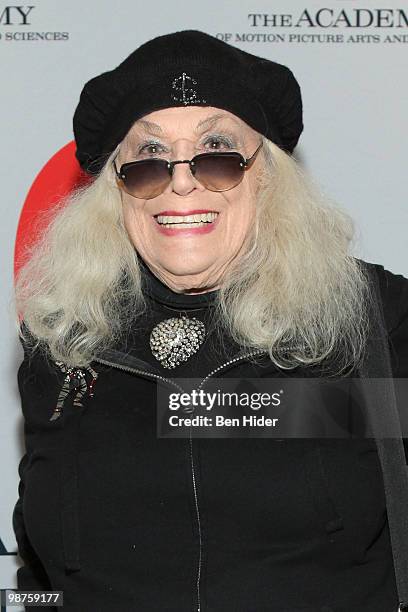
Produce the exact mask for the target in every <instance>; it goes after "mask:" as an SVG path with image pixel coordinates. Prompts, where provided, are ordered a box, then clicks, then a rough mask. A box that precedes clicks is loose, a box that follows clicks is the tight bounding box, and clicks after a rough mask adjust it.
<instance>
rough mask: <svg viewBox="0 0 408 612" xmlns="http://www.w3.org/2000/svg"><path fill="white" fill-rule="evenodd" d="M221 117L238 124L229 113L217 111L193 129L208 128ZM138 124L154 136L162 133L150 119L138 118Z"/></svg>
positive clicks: (158, 126)
mask: <svg viewBox="0 0 408 612" xmlns="http://www.w3.org/2000/svg"><path fill="white" fill-rule="evenodd" d="M221 119H229V120H230V121H233V122H234V123H237V125H238V122H237V121H235V119H234V118H233V117H230V116H229V115H226V114H225V113H218V114H217V115H211V117H207V118H206V119H202V120H201V121H200V122H199V123H198V124H197V126H196V128H195V130H194V131H195V132H199V131H200V130H201V129H202V128H206V129H210V128H211V127H213V126H214V125H215V124H216V123H218V121H220V120H221ZM138 124H139V125H140V127H142V128H144V129H145V130H146V131H147V132H150V133H151V134H154V135H155V136H162V135H163V130H162V129H161V127H160V125H157V123H153V122H152V121H146V120H145V119H139V121H138Z"/></svg>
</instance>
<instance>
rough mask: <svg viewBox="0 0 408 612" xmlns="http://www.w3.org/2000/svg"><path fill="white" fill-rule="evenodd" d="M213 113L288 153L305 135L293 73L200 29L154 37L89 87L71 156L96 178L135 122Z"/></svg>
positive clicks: (78, 117)
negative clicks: (160, 115) (165, 113)
mask: <svg viewBox="0 0 408 612" xmlns="http://www.w3.org/2000/svg"><path fill="white" fill-rule="evenodd" d="M191 105H199V106H215V107H218V108H223V109H225V110H228V111H230V112H231V113H233V114H235V115H237V116H238V117H240V118H241V119H242V120H243V121H245V122H246V123H247V124H248V125H249V126H251V127H252V128H253V129H254V130H256V131H257V132H259V133H260V134H263V135H264V136H266V137H267V138H269V139H270V140H272V141H273V142H275V143H276V144H278V145H279V146H280V147H281V148H282V149H284V150H286V151H288V152H289V153H292V151H293V149H294V148H295V146H296V144H297V142H298V140H299V136H300V134H301V133H302V130H303V123H302V98H301V93H300V87H299V84H298V82H297V81H296V79H295V77H294V75H293V74H292V72H291V70H289V68H287V67H286V66H283V65H282V64H278V63H276V62H273V61H271V60H268V59H265V58H262V57H257V56H256V55H252V54H251V53H247V52H246V51H242V50H241V49H238V48H236V47H233V46H232V45H229V44H227V43H225V42H224V41H222V40H220V39H218V38H215V37H214V36H210V35H209V34H206V33H204V32H200V31H198V30H183V31H180V32H174V33H172V34H165V35H163V36H158V37H157V38H154V39H152V40H149V41H147V42H146V43H144V44H142V45H141V46H140V47H138V49H136V51H133V53H131V54H130V55H129V56H128V57H127V58H126V59H125V60H124V61H123V62H122V63H121V64H119V66H117V67H116V68H114V69H113V70H110V71H108V72H104V73H102V74H100V75H99V76H97V77H94V78H92V79H91V80H90V81H88V82H87V83H86V84H85V86H84V88H83V89H82V92H81V95H80V99H79V103H78V106H77V108H76V110H75V114H74V118H73V129H74V136H75V141H76V147H77V148H76V157H77V159H78V161H79V163H80V165H81V167H82V168H83V169H84V170H85V171H86V172H88V173H89V174H97V173H98V172H99V171H100V170H101V169H102V167H103V165H104V164H105V162H106V160H107V158H108V156H109V155H110V154H111V153H112V151H113V150H114V149H115V147H116V146H117V145H118V144H119V143H120V142H121V141H122V140H123V138H124V137H125V136H126V134H127V133H128V131H129V130H130V128H131V127H132V125H133V123H134V122H135V121H136V120H137V119H139V118H140V117H143V115H146V114H148V113H150V112H153V111H155V110H159V109H162V108H168V107H172V106H191Z"/></svg>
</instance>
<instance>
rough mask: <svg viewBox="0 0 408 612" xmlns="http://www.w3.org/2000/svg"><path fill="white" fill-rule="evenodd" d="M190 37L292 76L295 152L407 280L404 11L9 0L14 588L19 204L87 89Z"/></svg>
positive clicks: (1, 526)
mask: <svg viewBox="0 0 408 612" xmlns="http://www.w3.org/2000/svg"><path fill="white" fill-rule="evenodd" d="M30 7H32V8H30ZM183 29H199V30H202V31H205V32H207V33H209V34H212V35H213V36H219V37H221V38H223V39H224V40H226V41H227V42H230V43H231V44H233V45H235V46H237V47H240V48H241V49H243V50H245V51H248V52H250V53H253V54H256V55H260V56H263V57H266V58H269V59H272V60H275V61H277V62H280V63H283V64H286V65H288V66H289V67H290V68H291V69H292V70H293V72H294V74H295V76H296V77H297V79H298V81H299V82H300V85H301V88H302V93H303V102H304V123H305V130H304V133H303V135H302V137H301V140H300V144H299V146H298V147H297V149H296V151H295V155H296V157H297V158H298V159H300V160H301V161H302V163H303V164H304V166H305V168H306V169H307V170H308V171H309V172H310V173H311V174H312V175H313V176H314V177H315V179H316V180H317V182H319V183H320V185H321V186H322V188H323V189H324V191H325V192H326V193H327V194H329V195H330V196H331V197H332V198H333V199H334V200H335V201H337V202H338V203H339V204H340V205H341V206H343V207H344V208H346V209H347V210H348V211H349V212H350V213H351V214H352V216H353V217H354V219H355V221H356V225H357V228H358V235H359V242H358V244H357V250H356V251H355V253H356V255H357V256H360V257H363V259H366V260H368V261H373V262H377V263H382V264H383V265H384V266H385V267H386V268H387V269H389V270H391V271H392V272H395V273H400V274H404V275H405V276H408V243H407V238H406V231H407V221H408V213H407V207H406V187H405V182H406V172H407V169H406V151H405V149H406V141H407V131H408V124H407V107H408V106H407V105H408V84H407V45H408V5H407V4H406V3H404V2H402V1H401V2H394V1H390V0H388V1H387V2H384V3H383V2H380V1H378V0H370V2H362V1H361V0H353V1H350V0H322V2H319V1H316V0H305V1H304V2H303V1H301V0H295V1H292V2H287V1H284V0H275V1H274V2H269V1H266V0H257V1H256V2H255V0H241V1H240V2H235V1H234V0H230V1H228V0H206V1H205V2H191V0H189V1H187V0H173V1H172V2H168V1H167V0H156V1H155V2H152V3H148V2H142V1H141V0H121V2H110V1H108V0H88V1H87V2H85V3H84V2H81V1H80V0H60V1H59V2H56V0H36V1H35V5H32V4H30V5H19V6H18V7H16V6H14V5H13V6H11V5H8V4H6V3H5V2H1V3H0V35H1V38H0V58H1V60H0V61H1V77H2V79H1V82H2V95H1V98H0V108H1V117H2V128H1V135H2V147H1V156H2V157H1V160H0V161H1V168H2V219H1V224H0V232H1V240H0V248H1V251H2V253H1V257H2V262H3V275H2V278H1V283H2V288H1V292H0V296H1V298H0V308H1V314H0V326H1V337H2V339H3V340H2V351H1V354H0V360H1V368H0V384H1V390H2V403H1V412H0V454H1V456H0V460H1V463H0V465H1V476H2V478H1V483H2V486H1V501H0V588H10V587H11V588H12V587H14V586H15V571H16V568H17V566H18V564H19V559H18V557H16V555H15V551H16V543H15V539H14V534H13V532H12V526H11V514H12V510H13V507H14V504H15V502H16V500H17V485H18V477H17V465H18V461H19V459H20V457H21V455H22V454H23V452H24V449H23V446H22V440H21V431H22V422H21V412H20V404H19V397H18V394H17V385H16V373H17V368H18V365H19V362H20V361H21V358H22V350H21V348H20V345H19V342H18V340H17V337H16V333H15V331H14V328H13V325H12V324H11V313H10V304H9V300H10V296H11V292H12V285H13V252H14V246H15V235H16V229H17V226H18V221H19V217H20V214H21V211H22V207H23V204H24V201H25V198H26V196H27V193H28V191H29V189H30V186H31V185H32V183H33V180H34V179H35V177H36V175H37V174H38V172H39V171H40V170H41V169H42V168H43V166H44V164H46V162H47V161H48V160H49V159H50V158H51V157H52V156H53V155H54V154H55V153H56V152H57V151H58V150H59V149H61V148H62V147H63V146H64V145H66V144H67V143H69V142H70V141H71V140H72V138H73V135H72V115H73V111H74V109H75V106H76V104H77V102H78V98H79V94H80V91H81V88H82V86H83V84H84V83H85V81H87V80H88V79H90V78H91V77H93V76H96V75H97V74H99V73H101V72H104V71H105V70H109V69H111V68H113V67H115V66H116V65H117V64H118V63H120V62H121V61H122V60H123V59H124V58H125V57H126V56H127V55H128V54H129V53H131V52H132V51H133V50H134V49H135V48H136V47H138V46H139V45H140V44H142V43H143V42H145V41H146V40H148V39H150V38H153V37H155V36H158V35H161V34H166V33H169V32H173V31H176V30H183ZM13 610H16V608H13ZM3 611H4V609H3V610H2V612H3Z"/></svg>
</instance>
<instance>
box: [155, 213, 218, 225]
mask: <svg viewBox="0 0 408 612" xmlns="http://www.w3.org/2000/svg"><path fill="white" fill-rule="evenodd" d="M217 217H218V213H216V212H209V213H200V214H198V215H186V216H180V215H177V216H166V215H158V216H157V217H156V221H157V222H158V223H160V225H168V224H173V223H174V224H176V225H180V224H190V225H191V224H193V225H194V224H195V223H200V224H202V223H212V222H213V221H215V219H216V218H217Z"/></svg>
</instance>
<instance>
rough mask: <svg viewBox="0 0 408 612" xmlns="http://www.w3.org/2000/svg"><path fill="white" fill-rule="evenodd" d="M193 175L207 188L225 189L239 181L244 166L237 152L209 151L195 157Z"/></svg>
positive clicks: (230, 187) (214, 189) (213, 189)
mask: <svg viewBox="0 0 408 612" xmlns="http://www.w3.org/2000/svg"><path fill="white" fill-rule="evenodd" d="M195 162H196V164H195V177H196V179H197V180H198V181H200V183H202V184H203V185H204V186H205V187H206V188H207V189H210V190H212V191H225V190H227V189H232V187H235V186H236V185H238V183H239V182H240V181H241V179H242V176H243V173H244V166H243V165H241V164H242V157H241V156H240V155H239V154H238V153H220V154H217V153H209V154H208V155H207V154H206V153H204V155H198V156H197V158H196V159H195Z"/></svg>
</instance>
